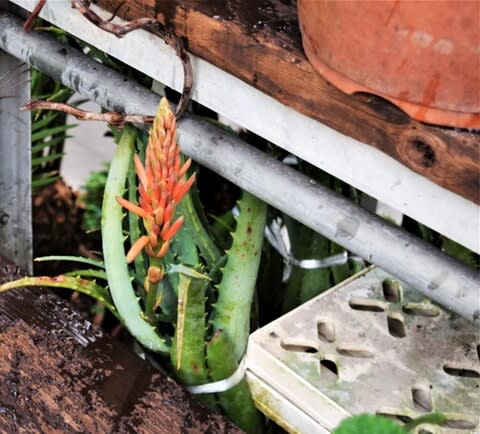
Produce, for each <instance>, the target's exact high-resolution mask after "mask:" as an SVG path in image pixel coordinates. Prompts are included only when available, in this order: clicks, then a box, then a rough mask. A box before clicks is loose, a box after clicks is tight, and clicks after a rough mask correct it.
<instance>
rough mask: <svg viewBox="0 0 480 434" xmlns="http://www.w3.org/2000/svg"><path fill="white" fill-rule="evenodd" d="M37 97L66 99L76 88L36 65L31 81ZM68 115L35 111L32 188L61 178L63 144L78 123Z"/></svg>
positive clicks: (63, 100)
mask: <svg viewBox="0 0 480 434" xmlns="http://www.w3.org/2000/svg"><path fill="white" fill-rule="evenodd" d="M31 94H32V98H33V99H47V100H48V101H55V102H62V103H65V102H67V101H68V99H69V98H70V97H71V96H72V95H73V91H72V90H70V89H68V88H66V87H65V86H62V85H61V84H60V83H58V82H55V81H53V80H52V79H51V78H49V77H48V76H47V75H45V74H43V73H41V72H39V71H37V70H35V69H33V70H32V81H31ZM66 119H67V117H66V115H65V114H64V113H60V112H51V111H45V110H39V111H36V112H35V113H32V191H33V193H34V194H35V192H36V191H37V190H38V189H39V188H40V187H43V186H45V185H48V184H51V183H53V182H55V181H56V180H57V179H59V170H60V162H61V159H62V157H63V145H64V142H65V140H66V139H67V138H68V137H69V136H68V135H67V131H68V130H69V129H71V128H73V127H74V126H75V125H67V124H66Z"/></svg>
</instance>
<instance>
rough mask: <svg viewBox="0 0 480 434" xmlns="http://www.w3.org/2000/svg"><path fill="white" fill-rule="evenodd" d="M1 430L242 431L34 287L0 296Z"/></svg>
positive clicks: (1, 274)
mask: <svg viewBox="0 0 480 434" xmlns="http://www.w3.org/2000/svg"><path fill="white" fill-rule="evenodd" d="M18 276H19V271H18V269H17V268H16V267H15V266H14V265H13V264H11V263H9V262H7V261H5V260H3V259H2V258H1V257H0V283H3V282H4V281H5V280H7V279H11V278H15V277H18ZM0 432H11V433H13V432H15V433H35V432H48V433H58V434H63V433H74V432H75V433H76V432H88V433H90V434H94V433H102V434H103V433H131V432H138V433H145V434H147V433H148V434H151V433H162V434H163V433H169V434H184V433H192V434H197V433H205V432H209V433H212V434H214V433H232V434H236V433H241V431H240V430H239V429H238V428H236V427H235V426H234V425H233V424H231V423H230V422H229V421H227V420H226V419H224V418H223V417H222V416H221V415H220V414H217V413H213V412H211V411H210V410H208V409H207V408H206V407H204V406H203V405H201V404H200V403H198V402H197V401H195V400H194V399H193V397H192V396H191V395H189V394H188V393H187V392H186V391H185V390H183V389H182V388H181V387H180V386H178V385H177V384H176V383H175V382H174V381H173V380H171V379H169V378H167V377H165V376H164V375H161V374H159V373H158V372H156V371H155V370H154V369H152V368H151V367H150V365H149V364H147V363H146V362H144V361H143V360H142V359H140V358H139V357H138V356H136V355H135V354H133V353H131V352H130V351H128V350H127V348H126V347H125V346H123V345H122V344H121V343H119V342H117V341H115V340H114V339H111V338H110V337H108V336H106V335H105V334H103V333H101V332H95V331H94V330H93V328H92V325H91V324H90V323H89V322H87V321H85V320H84V319H83V318H82V317H81V316H80V314H79V313H77V312H75V311H74V310H73V309H72V308H71V306H70V305H69V304H68V303H67V302H66V301H65V300H62V299H60V298H59V297H58V296H56V295H55V294H53V293H52V292H50V291H46V290H41V289H38V288H34V289H20V290H15V291H11V292H7V293H4V294H0Z"/></svg>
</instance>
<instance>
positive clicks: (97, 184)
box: [82, 164, 109, 232]
mask: <svg viewBox="0 0 480 434" xmlns="http://www.w3.org/2000/svg"><path fill="white" fill-rule="evenodd" d="M108 168H109V166H108V165H107V164H105V168H104V169H103V170H99V171H97V172H91V173H90V176H89V177H88V179H87V182H86V184H85V186H84V190H85V193H84V194H83V195H82V200H83V202H84V207H85V209H84V212H83V222H82V229H83V230H85V231H87V232H88V231H95V230H98V229H100V226H101V220H102V201H103V192H104V191H105V185H106V183H107V176H108Z"/></svg>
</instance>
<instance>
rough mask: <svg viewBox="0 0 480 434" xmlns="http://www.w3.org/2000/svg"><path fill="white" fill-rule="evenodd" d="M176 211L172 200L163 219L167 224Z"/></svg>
mask: <svg viewBox="0 0 480 434" xmlns="http://www.w3.org/2000/svg"><path fill="white" fill-rule="evenodd" d="M174 211H175V203H174V202H173V201H171V202H170V203H169V204H168V205H167V207H166V208H165V214H164V216H163V221H164V222H165V224H167V223H169V222H170V220H171V219H172V215H173V212H174Z"/></svg>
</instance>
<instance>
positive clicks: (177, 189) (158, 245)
mask: <svg viewBox="0 0 480 434" xmlns="http://www.w3.org/2000/svg"><path fill="white" fill-rule="evenodd" d="M134 162H135V171H136V173H137V176H138V179H139V181H140V184H139V186H138V193H139V205H135V204H133V203H131V202H129V201H128V200H125V199H123V198H121V197H117V202H118V203H119V204H120V205H121V206H123V207H124V208H126V209H128V210H129V211H131V212H133V213H135V214H137V215H138V216H139V217H141V218H142V219H143V225H144V227H145V231H146V235H144V236H142V237H140V238H139V239H138V240H137V241H136V242H135V243H134V244H133V246H132V247H131V249H130V250H129V252H128V254H127V262H132V261H133V260H134V259H135V258H136V257H137V255H138V254H139V253H140V252H141V251H142V250H143V249H145V251H146V252H147V254H148V255H149V256H152V257H157V258H161V257H162V256H164V255H165V254H166V253H167V252H168V248H169V245H170V240H171V239H172V238H173V237H174V236H175V234H176V233H177V232H178V231H179V229H180V228H181V227H182V224H183V217H179V218H178V219H176V220H175V221H173V218H174V215H175V209H176V206H177V205H178V204H179V203H180V201H181V200H182V199H183V197H184V196H185V194H187V192H188V190H189V189H190V187H191V186H192V184H193V183H194V181H195V174H194V175H192V176H190V178H188V179H187V180H185V179H184V175H185V173H186V172H187V170H188V168H189V167H190V164H191V160H190V159H189V160H187V161H186V162H185V163H184V164H183V165H182V164H181V156H180V148H179V147H178V144H177V130H176V119H175V116H174V115H173V113H172V112H171V110H170V108H169V105H168V101H167V100H166V99H165V98H162V100H161V101H160V106H159V109H158V112H157V115H156V116H155V119H154V121H153V126H152V128H151V130H150V136H149V138H148V144H147V147H146V150H145V166H144V165H143V163H142V161H141V160H140V158H139V157H138V155H135V157H134Z"/></svg>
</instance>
